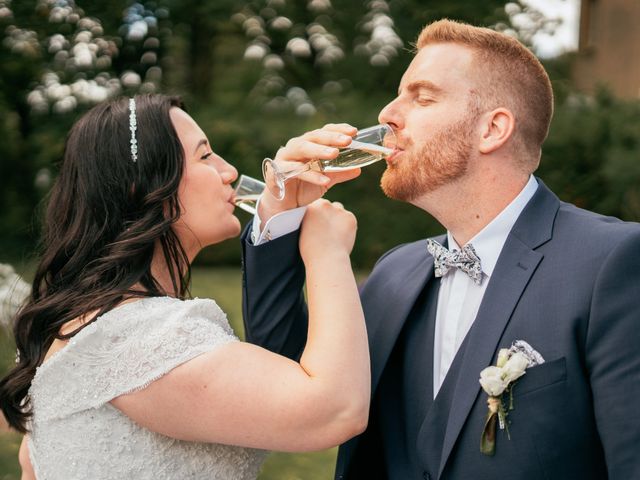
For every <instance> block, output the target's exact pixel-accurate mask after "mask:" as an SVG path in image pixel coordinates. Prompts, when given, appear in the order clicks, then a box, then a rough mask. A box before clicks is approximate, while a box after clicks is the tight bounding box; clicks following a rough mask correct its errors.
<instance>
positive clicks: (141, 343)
mask: <svg viewBox="0 0 640 480" xmlns="http://www.w3.org/2000/svg"><path fill="white" fill-rule="evenodd" d="M237 340H238V339H237V337H236V336H235V335H234V334H233V332H232V330H231V328H230V327H229V324H228V322H227V319H226V316H225V314H224V313H223V312H222V310H220V308H219V307H218V306H217V304H216V303H215V302H213V301H212V300H200V299H195V300H187V301H181V300H176V299H170V298H157V299H144V300H140V301H138V302H135V303H132V304H127V305H123V306H121V307H119V308H116V309H114V310H113V311H111V312H109V313H107V314H105V315H104V316H102V317H101V318H99V319H98V320H97V321H95V322H94V323H92V324H91V325H89V326H87V327H85V329H83V330H82V331H81V332H79V333H78V334H77V335H76V336H75V337H74V338H73V339H72V340H71V341H70V342H69V344H68V345H67V346H66V347H65V348H64V349H62V350H61V351H59V352H58V353H57V354H56V355H54V356H53V357H52V358H51V359H50V360H49V361H48V362H46V363H45V364H44V366H43V367H40V369H39V371H38V373H37V374H36V377H35V378H34V382H33V383H32V389H31V400H32V402H33V407H34V411H36V412H38V417H39V418H40V420H41V421H44V420H48V419H55V418H64V417H65V416H68V415H71V414H73V413H75V412H78V411H83V410H86V409H91V408H98V407H100V406H102V405H104V404H105V403H107V402H109V401H111V400H112V399H113V398H115V397H118V396H120V395H123V394H126V393H131V392H134V391H136V390H139V389H142V388H145V387H146V386H148V385H149V384H150V383H152V382H153V381H155V380H157V379H159V378H160V377H162V376H163V375H165V374H166V373H168V372H169V371H171V370H172V369H174V368H176V367H177V366H179V365H181V364H183V363H185V362H187V361H189V360H191V359H193V358H195V357H197V356H198V355H201V354H203V353H206V352H209V351H211V350H213V349H215V348H216V347H218V346H220V345H223V344H226V343H229V342H232V341H237Z"/></svg>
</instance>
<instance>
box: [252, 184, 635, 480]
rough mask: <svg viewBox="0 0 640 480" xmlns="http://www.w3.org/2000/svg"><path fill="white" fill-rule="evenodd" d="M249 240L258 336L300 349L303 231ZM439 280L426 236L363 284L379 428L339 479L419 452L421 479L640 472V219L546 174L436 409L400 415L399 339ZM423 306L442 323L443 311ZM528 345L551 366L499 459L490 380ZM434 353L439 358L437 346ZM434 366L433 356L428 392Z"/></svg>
mask: <svg viewBox="0 0 640 480" xmlns="http://www.w3.org/2000/svg"><path fill="white" fill-rule="evenodd" d="M246 235H247V233H246V232H245V236H244V238H245V240H244V241H243V257H244V269H245V276H244V279H243V283H244V285H243V286H244V305H243V306H244V313H245V328H246V334H247V340H249V341H251V342H254V343H257V344H260V345H263V346H264V347H266V348H269V349H271V350H273V351H276V352H280V353H282V354H284V355H287V356H289V357H292V358H296V357H297V356H299V354H300V352H301V351H302V349H303V347H304V343H305V340H306V329H307V320H306V305H305V303H304V298H303V296H302V293H301V286H302V282H303V280H304V266H303V264H302V261H301V258H300V256H299V253H298V249H297V238H298V237H297V233H293V234H289V235H287V236H284V237H281V238H279V239H276V240H273V241H271V242H268V243H266V244H264V245H260V246H253V245H251V244H250V243H249V242H247V241H246ZM440 240H442V239H440ZM438 283H439V280H438V279H436V278H434V274H433V258H432V257H431V256H430V255H429V254H428V253H427V248H426V241H425V240H421V241H417V242H414V243H410V244H407V245H402V246H399V247H397V248H395V249H393V250H391V251H390V252H388V253H387V254H385V255H384V256H383V257H382V258H381V259H380V260H379V261H378V262H377V264H376V266H375V268H374V269H373V271H372V273H371V275H370V276H369V278H368V279H367V281H366V282H365V284H364V285H363V286H362V288H361V299H362V303H363V307H364V312H365V317H366V322H367V328H368V335H369V342H370V352H371V367H372V368H371V371H372V394H373V399H372V411H371V417H370V421H369V427H368V428H367V430H366V431H365V432H364V433H363V434H361V435H359V436H358V437H356V438H354V439H352V440H351V441H349V442H347V443H346V444H344V445H342V446H341V448H340V451H339V454H338V464H337V467H336V478H337V479H347V478H348V479H355V480H360V479H369V478H371V479H373V478H387V476H389V477H394V478H397V476H396V475H394V472H396V471H398V472H399V471H401V470H402V468H401V467H402V466H401V465H389V464H388V462H387V461H385V458H388V457H389V455H388V452H390V451H392V450H393V449H394V448H408V449H413V450H415V455H417V457H416V458H417V462H418V463H419V465H420V468H421V472H420V473H419V474H418V475H415V476H414V475H412V476H411V477H410V478H425V479H456V480H472V479H473V480H482V479H487V480H488V479H496V478H500V479H510V480H511V479H532V480H533V479H535V480H539V479H546V480H555V479H568V480H573V479H576V480H577V479H580V480H585V479H594V480H595V479H598V480H600V479H606V478H609V479H620V480H632V479H640V225H638V224H635V223H624V222H621V221H620V220H617V219H614V218H609V217H603V216H600V215H596V214H594V213H591V212H587V211H584V210H581V209H578V208H576V207H574V206H572V205H569V204H566V203H562V202H560V201H559V200H558V198H557V197H556V196H555V195H554V194H553V193H552V192H551V191H549V190H548V189H547V188H546V187H545V186H544V185H543V184H542V182H540V181H539V188H538V190H537V192H536V193H535V195H534V197H533V198H532V199H531V200H530V202H529V203H528V205H527V206H526V207H525V210H524V211H523V212H522V214H521V215H520V217H519V218H518V220H517V222H516V224H515V225H514V227H513V229H512V231H511V232H510V234H509V236H508V238H507V241H506V243H505V245H504V248H503V250H502V252H501V254H500V257H499V259H498V262H497V264H496V267H495V269H494V272H493V274H492V276H491V278H490V279H489V284H488V286H487V289H486V292H485V295H484V298H483V301H482V304H481V306H480V309H479V311H478V314H477V317H476V319H475V322H474V324H473V326H472V327H471V329H470V331H469V333H468V334H467V336H466V338H465V340H464V342H463V345H462V347H461V348H460V350H459V351H458V354H457V355H456V357H455V359H454V362H453V365H452V367H451V369H450V370H449V373H448V374H447V377H446V378H445V382H444V384H443V386H442V388H441V390H440V391H439V393H438V396H437V397H436V398H435V400H434V399H432V398H428V399H426V400H425V401H426V404H427V407H428V408H427V411H426V413H425V414H424V415H416V416H415V418H388V416H389V415H390V414H389V413H388V412H387V405H391V404H392V403H393V402H394V401H397V398H394V396H397V395H402V392H400V391H395V390H394V389H393V388H389V386H388V385H387V386H385V382H387V383H388V382H392V381H393V379H394V378H396V377H398V376H399V375H402V372H399V371H394V365H395V364H392V362H391V361H390V357H392V356H393V355H392V352H393V351H394V346H396V344H397V342H398V338H399V336H400V335H401V333H402V331H403V328H404V327H405V324H406V323H407V322H408V321H409V320H408V319H410V317H411V315H412V312H413V311H415V309H414V305H415V304H416V302H417V301H418V298H420V297H421V295H423V296H424V295H427V298H431V300H430V301H431V303H433V302H435V299H436V298H437V296H436V295H435V294H434V293H433V289H432V288H433V287H435V286H437V284H438ZM430 288H431V290H430ZM436 291H437V290H436ZM425 292H426V293H425ZM429 292H431V293H430V294H429ZM422 315H425V316H426V317H427V318H426V319H424V321H427V322H435V307H434V306H433V305H430V306H429V305H428V306H427V308H426V309H425V310H423V313H422ZM430 338H431V339H432V336H431V337H430ZM516 340H524V341H526V342H527V343H529V344H530V345H531V346H532V347H533V348H534V349H536V350H537V351H538V352H539V353H540V354H541V355H542V356H543V357H544V359H545V363H544V364H542V365H539V366H536V367H532V368H530V369H528V370H527V372H526V374H525V375H524V376H523V377H521V378H520V379H519V380H518V381H517V383H516V385H515V387H514V390H513V405H514V409H513V410H512V411H511V412H510V413H509V416H508V419H509V422H510V424H509V434H510V439H509V438H508V437H507V435H506V432H501V431H498V433H497V436H496V452H495V455H494V456H492V457H491V456H486V455H483V454H481V453H480V436H481V432H482V430H483V426H484V422H485V419H486V414H487V403H486V399H487V395H486V394H485V393H484V392H483V391H482V390H481V387H480V384H479V382H478V378H479V376H480V371H481V370H482V369H484V368H485V367H487V366H489V365H494V364H495V363H496V359H497V353H498V351H499V349H500V348H508V347H509V346H511V344H512V343H513V342H514V341H516ZM424 349H426V350H425V354H426V356H425V358H430V357H433V342H432V341H430V342H427V343H426V344H425V345H424ZM432 368H433V366H432V363H429V362H427V365H425V373H424V379H423V382H424V388H423V389H422V390H424V391H425V392H431V391H432V390H431V387H430V385H429V383H430V382H432V372H431V371H429V370H430V369H431V370H432ZM416 381H417V382H420V379H418V380H416ZM389 385H391V383H389ZM419 386H420V385H419ZM394 411H396V410H394ZM381 422H383V423H386V425H387V432H389V425H394V422H396V424H397V425H401V424H403V422H404V423H405V424H406V423H407V422H408V423H410V424H413V425H415V426H416V428H417V429H418V430H417V431H418V434H417V440H416V441H415V444H412V445H405V446H400V447H399V446H398V445H397V444H393V445H392V444H391V442H396V441H397V438H395V439H394V438H392V437H394V435H382V436H381V435H380V434H379V432H380V428H379V427H380V423H381ZM391 428H393V427H391Z"/></svg>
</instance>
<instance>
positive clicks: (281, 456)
mask: <svg viewBox="0 0 640 480" xmlns="http://www.w3.org/2000/svg"><path fill="white" fill-rule="evenodd" d="M192 293H193V296H194V297H201V298H205V297H206V298H213V299H215V300H216V302H217V303H218V304H219V305H220V307H221V308H222V309H223V310H224V311H225V312H227V315H228V317H229V323H231V326H232V327H233V329H234V330H235V331H236V333H237V334H238V336H240V338H242V337H243V328H242V307H241V295H242V291H241V276H240V270H239V269H238V268H219V269H218V268H194V270H193V289H192ZM0 330H1V329H0ZM14 351H15V349H14V347H13V345H12V342H11V341H10V340H9V338H8V335H7V334H6V332H4V331H0V372H4V371H5V368H6V367H7V366H8V365H10V363H11V362H12V361H13V356H14ZM19 444H20V436H19V435H17V434H14V433H11V432H8V431H6V430H3V429H2V427H1V426H0V480H18V479H19V478H20V476H19V467H18V447H19ZM336 452H337V449H330V450H325V451H322V452H314V453H304V454H287V453H273V454H271V455H270V456H269V458H268V459H267V461H266V463H265V465H264V467H263V469H262V473H261V474H260V476H259V477H258V478H259V480H326V479H331V478H333V468H334V463H335V456H336Z"/></svg>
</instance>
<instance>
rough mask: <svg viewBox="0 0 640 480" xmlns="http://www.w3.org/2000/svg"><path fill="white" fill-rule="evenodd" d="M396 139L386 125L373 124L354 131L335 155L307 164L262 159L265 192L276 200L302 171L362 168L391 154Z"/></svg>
mask: <svg viewBox="0 0 640 480" xmlns="http://www.w3.org/2000/svg"><path fill="white" fill-rule="evenodd" d="M395 143H396V139H395V134H394V133H393V130H392V129H391V127H390V126H389V125H387V124H382V125H375V126H373V127H369V128H364V129H361V130H359V131H358V133H357V135H356V136H355V137H354V138H353V140H352V141H351V143H350V144H349V146H348V147H346V148H343V149H341V150H340V153H339V154H338V156H337V157H336V158H332V159H329V160H322V159H316V160H312V161H310V162H307V163H300V162H287V161H280V160H279V161H275V160H272V159H270V158H265V159H264V161H263V163H262V174H263V176H264V178H265V180H266V182H267V186H268V188H269V191H270V192H271V193H272V194H273V195H274V196H275V197H276V198H277V199H279V200H282V199H283V198H284V195H285V182H286V181H287V180H289V179H290V178H293V177H296V176H298V175H300V174H302V173H304V172H308V171H310V170H314V171H317V172H340V171H343V170H352V169H354V168H361V167H366V166H367V165H371V164H372V163H375V162H377V161H379V160H382V159H383V158H386V157H388V156H389V155H391V154H392V153H393V150H394V147H395Z"/></svg>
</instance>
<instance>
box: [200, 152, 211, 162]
mask: <svg viewBox="0 0 640 480" xmlns="http://www.w3.org/2000/svg"><path fill="white" fill-rule="evenodd" d="M211 155H213V152H207V153H205V154H204V155H203V156H202V157H200V160H206V159H208V158H209V157H210V156H211Z"/></svg>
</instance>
